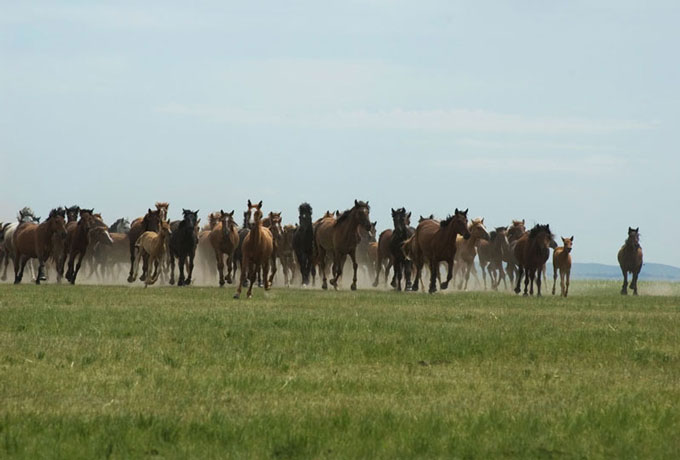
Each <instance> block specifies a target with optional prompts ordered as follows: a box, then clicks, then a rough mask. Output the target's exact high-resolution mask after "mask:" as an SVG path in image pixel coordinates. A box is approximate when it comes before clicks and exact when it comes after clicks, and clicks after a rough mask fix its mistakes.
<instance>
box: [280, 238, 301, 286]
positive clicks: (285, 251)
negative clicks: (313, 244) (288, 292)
mask: <svg viewBox="0 0 680 460" xmlns="http://www.w3.org/2000/svg"><path fill="white" fill-rule="evenodd" d="M296 229H297V225H286V226H284V227H283V236H282V237H281V240H280V242H279V247H278V256H279V261H281V268H282V270H283V282H284V283H285V284H286V286H290V283H292V282H293V280H294V279H295V269H296V266H295V251H294V250H293V236H294V235H295V230H296ZM288 272H290V278H289V277H288Z"/></svg>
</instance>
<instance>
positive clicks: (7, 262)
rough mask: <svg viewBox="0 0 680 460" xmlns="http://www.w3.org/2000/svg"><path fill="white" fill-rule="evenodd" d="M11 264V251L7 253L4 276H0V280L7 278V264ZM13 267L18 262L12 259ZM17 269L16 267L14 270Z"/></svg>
mask: <svg viewBox="0 0 680 460" xmlns="http://www.w3.org/2000/svg"><path fill="white" fill-rule="evenodd" d="M8 265H9V253H7V254H5V268H4V270H3V272H2V276H0V280H2V281H5V280H6V279H7V266H8ZM12 265H13V267H14V266H16V263H14V261H12ZM14 271H16V269H15V270H14Z"/></svg>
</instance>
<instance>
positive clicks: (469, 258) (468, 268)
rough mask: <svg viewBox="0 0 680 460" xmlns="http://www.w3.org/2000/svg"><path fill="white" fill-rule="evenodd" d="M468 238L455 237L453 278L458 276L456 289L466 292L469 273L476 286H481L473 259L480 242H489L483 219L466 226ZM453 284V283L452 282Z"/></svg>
mask: <svg viewBox="0 0 680 460" xmlns="http://www.w3.org/2000/svg"><path fill="white" fill-rule="evenodd" d="M468 230H469V232H470V238H467V239H465V238H463V236H462V235H458V236H457V237H456V267H455V270H454V276H456V274H460V277H461V278H460V282H459V284H458V289H465V290H466V291H467V287H468V280H469V279H470V272H472V274H473V275H474V277H475V279H476V280H477V284H478V285H481V283H480V282H479V278H478V277H477V270H476V269H475V257H477V247H478V246H479V243H481V242H482V241H485V242H487V241H489V238H490V236H489V232H487V231H486V227H484V218H483V217H482V218H477V219H472V222H470V225H469V226H468ZM454 279H455V278H454ZM454 284H455V282H454Z"/></svg>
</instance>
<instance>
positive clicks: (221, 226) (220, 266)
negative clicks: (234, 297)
mask: <svg viewBox="0 0 680 460" xmlns="http://www.w3.org/2000/svg"><path fill="white" fill-rule="evenodd" d="M207 238H208V241H209V242H210V246H211V247H212V250H213V253H214V254H215V260H216V261H217V272H218V274H219V283H220V286H224V281H225V279H226V281H227V283H229V284H231V283H232V279H233V278H232V268H233V260H232V259H233V258H234V252H235V251H236V246H238V243H239V237H238V228H237V226H236V224H235V223H234V211H233V210H232V211H231V212H224V211H222V210H220V212H219V220H218V222H217V224H216V225H215V226H214V227H213V228H212V230H210V233H208V236H207ZM223 254H226V255H227V276H226V278H225V277H224V256H223ZM213 273H214V272H213Z"/></svg>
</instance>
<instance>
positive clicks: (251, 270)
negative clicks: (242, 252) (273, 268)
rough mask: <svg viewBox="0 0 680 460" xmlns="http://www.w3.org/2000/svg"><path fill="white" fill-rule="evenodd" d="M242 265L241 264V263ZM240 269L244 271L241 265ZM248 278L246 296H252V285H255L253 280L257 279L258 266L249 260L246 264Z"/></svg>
mask: <svg viewBox="0 0 680 460" xmlns="http://www.w3.org/2000/svg"><path fill="white" fill-rule="evenodd" d="M241 265H243V264H241ZM241 270H243V271H246V270H245V267H243V266H242V267H241ZM247 271H248V279H249V280H250V285H249V286H248V293H247V294H246V297H247V298H249V299H250V298H252V297H253V286H254V285H255V281H256V280H257V277H258V275H259V274H260V267H258V266H257V264H255V263H253V262H251V263H250V264H249V266H248V270H247Z"/></svg>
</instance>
